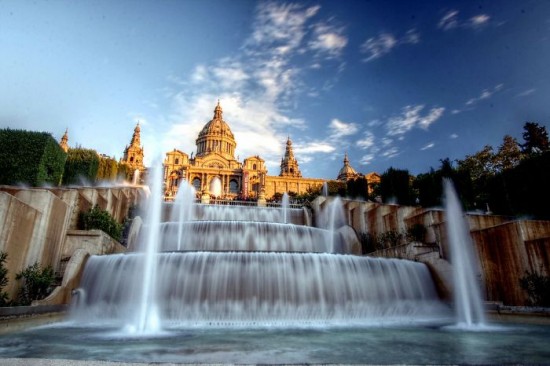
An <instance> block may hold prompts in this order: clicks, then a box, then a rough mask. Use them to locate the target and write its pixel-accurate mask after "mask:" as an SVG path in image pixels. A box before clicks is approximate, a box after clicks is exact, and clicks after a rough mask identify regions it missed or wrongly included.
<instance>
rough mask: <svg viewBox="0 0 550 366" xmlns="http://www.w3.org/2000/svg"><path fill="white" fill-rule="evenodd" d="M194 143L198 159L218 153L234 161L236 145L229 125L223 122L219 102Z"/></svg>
mask: <svg viewBox="0 0 550 366" xmlns="http://www.w3.org/2000/svg"><path fill="white" fill-rule="evenodd" d="M196 143H197V156H198V157H202V156H206V155H209V154H212V153H218V154H221V155H223V156H224V157H225V158H228V159H235V148H236V147H237V143H236V142H235V137H234V136H233V132H231V129H230V128H229V125H228V124H227V123H226V122H225V121H224V120H223V111H222V107H221V106H220V101H219V100H218V104H217V105H216V108H215V109H214V118H212V120H210V121H209V122H208V123H206V124H205V125H204V127H203V128H202V130H201V132H200V133H199V137H198V138H197V140H196Z"/></svg>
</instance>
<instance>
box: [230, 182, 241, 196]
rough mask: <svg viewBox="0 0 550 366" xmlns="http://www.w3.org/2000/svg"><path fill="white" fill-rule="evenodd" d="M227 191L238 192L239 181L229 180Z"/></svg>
mask: <svg viewBox="0 0 550 366" xmlns="http://www.w3.org/2000/svg"><path fill="white" fill-rule="evenodd" d="M229 192H231V193H238V192H239V183H237V181H236V180H235V179H231V180H230V181H229Z"/></svg>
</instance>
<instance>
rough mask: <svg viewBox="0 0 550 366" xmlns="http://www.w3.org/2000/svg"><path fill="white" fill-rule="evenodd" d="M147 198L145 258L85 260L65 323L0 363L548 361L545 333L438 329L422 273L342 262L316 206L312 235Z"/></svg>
mask: <svg viewBox="0 0 550 366" xmlns="http://www.w3.org/2000/svg"><path fill="white" fill-rule="evenodd" d="M151 175H153V176H156V175H157V173H153V174H151ZM157 179H158V177H157V178H155V181H157V182H160V180H157ZM158 188H159V187H154V186H153V187H152V189H151V206H150V207H149V209H148V210H149V215H150V217H149V218H148V219H147V221H146V222H147V223H148V224H147V229H146V230H144V231H143V232H142V234H141V235H140V238H141V240H142V242H143V243H147V246H146V247H147V248H143V250H142V251H141V252H135V253H127V254H117V255H109V256H92V257H91V258H90V259H89V261H88V263H87V265H86V267H85V270H84V274H83V277H82V280H81V284H80V289H79V290H78V294H79V295H78V296H77V298H76V299H75V300H78V301H76V302H75V304H74V305H73V307H72V309H71V316H70V317H69V319H68V320H67V321H65V322H62V323H58V324H54V325H52V326H49V327H41V328H36V329H32V330H28V331H25V332H21V333H16V334H8V335H6V336H0V356H1V357H3V358H9V357H23V358H31V357H34V358H36V357H38V358H44V357H47V358H52V359H80V360H108V361H118V362H144V363H162V362H174V363H175V362H177V363H241V364H243V363H262V364H268V363H277V364H281V363H301V364H303V363H323V364H327V363H348V364H359V363H361V364H364V363H370V364H373V363H374V364H403V363H405V362H406V363H415V364H433V363H440V364H456V363H518V362H519V363H548V362H549V361H550V353H549V352H548V350H547V348H548V347H547V344H548V342H549V341H550V328H549V327H544V326H527V325H521V326H507V327H504V326H502V327H500V328H499V330H498V331H495V330H494V329H495V328H490V329H489V328H486V329H480V330H478V331H476V332H471V331H469V330H468V331H464V330H463V329H460V328H456V327H449V325H451V324H454V323H455V317H454V315H453V313H452V310H451V308H450V307H449V306H448V304H446V303H444V302H442V301H441V300H440V299H439V298H438V296H437V293H436V289H435V286H434V284H433V282H432V279H431V275H430V272H429V271H428V268H427V267H426V266H425V265H424V264H422V263H419V262H413V261H406V260H399V259H382V258H370V257H362V256H355V255H350V254H349V253H350V250H349V248H347V246H346V243H345V240H343V238H342V237H341V236H339V235H338V230H334V229H336V228H337V226H338V225H339V224H338V222H340V223H341V222H342V221H339V220H343V219H342V217H343V216H340V214H339V212H340V213H341V212H342V211H341V208H340V209H338V208H337V207H332V205H327V207H326V208H325V209H326V212H327V214H326V216H327V219H326V220H325V222H324V223H323V225H324V226H321V225H319V226H320V227H310V226H305V225H304V222H305V220H304V219H303V218H300V217H299V216H300V212H301V210H298V209H290V208H289V209H288V212H287V214H285V212H286V210H283V209H281V208H269V207H266V208H258V207H244V206H243V207H232V206H223V207H222V206H217V205H200V204H196V203H195V195H194V193H193V191H192V190H191V189H189V190H188V189H187V187H185V185H180V187H179V189H180V190H179V192H178V197H177V198H176V201H175V202H174V203H162V200H161V199H160V197H159V196H158V195H159V194H160V189H158ZM338 200H339V199H334V200H332V204H333V205H335V206H336V205H337V203H338ZM340 203H341V202H340ZM161 205H162V208H161ZM329 207H330V208H331V209H330V210H329V209H328V208H329ZM161 211H162V212H163V213H164V215H161ZM329 211H333V212H332V214H330V215H329V214H328V212H329ZM161 216H162V217H164V219H163V220H161V219H160V217H161ZM323 216H325V215H323ZM338 217H340V219H338ZM329 218H330V219H329ZM161 221H162V222H161ZM335 223H336V224H335ZM330 227H332V230H329V228H330ZM333 232H336V234H334V233H333ZM453 235H454V234H453ZM329 243H332V244H329ZM157 249H158V252H157V251H156V250H157ZM453 261H455V262H456V261H458V260H457V259H453ZM461 296H462V295H461ZM472 319H473V321H474V322H476V321H477V320H476V319H478V316H473V317H472ZM488 332H490V333H488ZM427 345H429V346H427ZM502 350H506V352H502Z"/></svg>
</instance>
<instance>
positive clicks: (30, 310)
mask: <svg viewBox="0 0 550 366" xmlns="http://www.w3.org/2000/svg"><path fill="white" fill-rule="evenodd" d="M67 308H68V305H39V306H12V307H5V308H0V318H6V317H14V316H21V315H37V314H45V313H59V312H63V311H66V310H67Z"/></svg>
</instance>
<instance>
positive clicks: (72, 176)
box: [63, 148, 99, 184]
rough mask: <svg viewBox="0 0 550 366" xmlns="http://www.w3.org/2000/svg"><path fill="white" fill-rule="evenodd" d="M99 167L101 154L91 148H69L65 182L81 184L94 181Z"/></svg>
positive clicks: (64, 175)
mask: <svg viewBox="0 0 550 366" xmlns="http://www.w3.org/2000/svg"><path fill="white" fill-rule="evenodd" d="M98 169H99V155H98V154H97V152H96V151H95V150H90V149H81V148H78V149H69V152H68V156H67V162H66V163H65V171H64V173H63V184H81V183H82V182H83V181H84V182H90V183H91V182H94V181H95V180H96V177H97V171H98Z"/></svg>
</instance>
